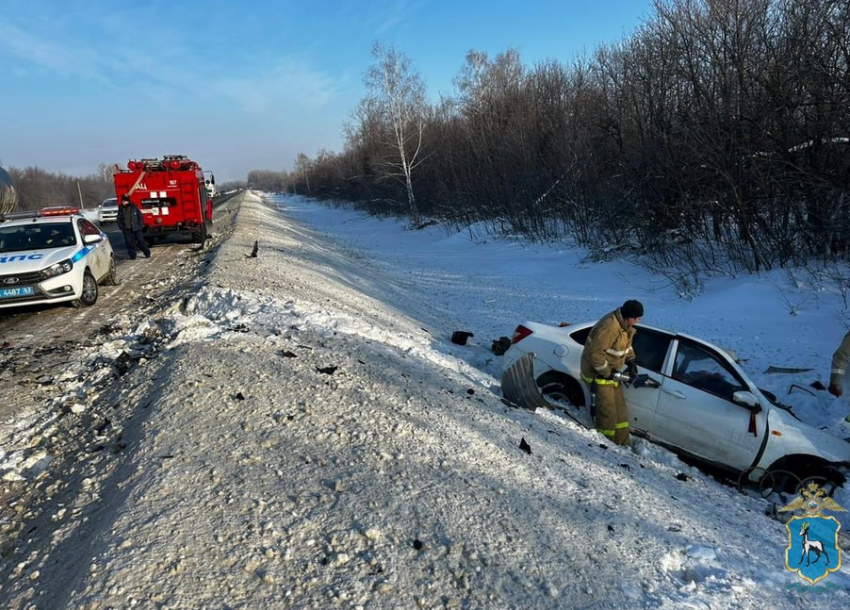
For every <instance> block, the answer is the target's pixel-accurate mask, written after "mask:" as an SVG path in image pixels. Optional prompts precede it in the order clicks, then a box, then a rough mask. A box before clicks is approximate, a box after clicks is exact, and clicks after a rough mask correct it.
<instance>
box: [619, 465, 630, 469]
mask: <svg viewBox="0 0 850 610" xmlns="http://www.w3.org/2000/svg"><path fill="white" fill-rule="evenodd" d="M620 468H625V469H626V470H631V469H632V467H631V466H629V465H628V464H620Z"/></svg>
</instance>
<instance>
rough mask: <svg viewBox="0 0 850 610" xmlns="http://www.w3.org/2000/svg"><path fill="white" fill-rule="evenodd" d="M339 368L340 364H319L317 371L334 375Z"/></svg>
mask: <svg viewBox="0 0 850 610" xmlns="http://www.w3.org/2000/svg"><path fill="white" fill-rule="evenodd" d="M338 368H339V367H338V366H325V367H319V366H317V367H316V372H317V373H324V374H325V375H333V374H334V373H335V372H336V370H337V369H338Z"/></svg>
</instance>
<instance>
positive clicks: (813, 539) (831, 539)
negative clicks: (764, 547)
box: [779, 483, 846, 585]
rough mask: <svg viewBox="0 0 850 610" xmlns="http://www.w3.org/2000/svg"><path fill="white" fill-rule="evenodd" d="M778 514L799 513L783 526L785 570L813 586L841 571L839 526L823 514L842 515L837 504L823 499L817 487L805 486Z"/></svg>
mask: <svg viewBox="0 0 850 610" xmlns="http://www.w3.org/2000/svg"><path fill="white" fill-rule="evenodd" d="M779 510H780V511H799V510H802V511H803V514H802V515H795V516H793V517H791V519H789V521H788V523H786V524H785V529H787V530H788V546H787V547H786V548H785V567H786V568H787V569H788V570H790V571H791V572H796V573H797V575H798V576H799V577H800V578H802V579H803V580H805V581H807V582H809V583H811V584H812V585H814V584H815V583H817V582H818V581H820V580H823V579H824V578H826V577H827V576H829V574H830V572H835V571H836V570H838V569H839V568H840V567H841V548H840V547H839V546H838V530H840V529H841V524H840V523H839V522H838V519H836V518H835V517H833V516H824V515H823V511H825V510H831V511H844V510H846V509H845V508H843V507H842V506H841V505H840V504H838V502H836V501H835V500H833V499H832V498H830V497H829V496H827V495H826V492H825V491H824V490H823V489H820V488H819V487H818V484H817V483H809V484H808V485H807V486H806V487H805V488H804V489H802V490H801V491H800V495H799V496H797V497H796V498H794V500H792V501H791V502H790V503H789V504H788V506H785V507H784V508H780V509H779Z"/></svg>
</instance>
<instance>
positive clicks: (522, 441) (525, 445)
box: [519, 438, 531, 455]
mask: <svg viewBox="0 0 850 610" xmlns="http://www.w3.org/2000/svg"><path fill="white" fill-rule="evenodd" d="M519 448H520V449H522V450H523V451H525V452H526V453H527V454H528V455H531V445H529V444H528V443H526V442H525V438H521V439H519Z"/></svg>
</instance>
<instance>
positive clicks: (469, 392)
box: [466, 388, 475, 396]
mask: <svg viewBox="0 0 850 610" xmlns="http://www.w3.org/2000/svg"><path fill="white" fill-rule="evenodd" d="M466 393H467V394H469V395H470V396H472V395H473V394H475V390H473V389H472V388H469V389H468V390H467V391H466Z"/></svg>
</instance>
